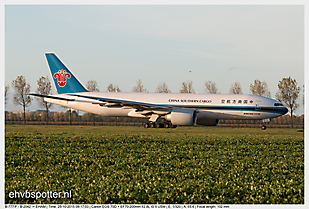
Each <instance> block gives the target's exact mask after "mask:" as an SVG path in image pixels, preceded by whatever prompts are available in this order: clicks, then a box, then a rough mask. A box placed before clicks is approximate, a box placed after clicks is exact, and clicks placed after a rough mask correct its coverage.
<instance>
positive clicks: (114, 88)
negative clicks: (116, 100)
mask: <svg viewBox="0 0 309 209" xmlns="http://www.w3.org/2000/svg"><path fill="white" fill-rule="evenodd" d="M107 92H121V90H120V88H119V86H118V85H115V84H112V83H111V84H109V85H108V87H107Z"/></svg>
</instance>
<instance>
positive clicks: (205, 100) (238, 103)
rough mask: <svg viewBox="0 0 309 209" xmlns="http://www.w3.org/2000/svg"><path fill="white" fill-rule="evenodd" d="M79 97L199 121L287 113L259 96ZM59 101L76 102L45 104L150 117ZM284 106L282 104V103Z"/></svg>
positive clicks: (95, 103)
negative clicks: (192, 114) (184, 113)
mask: <svg viewBox="0 0 309 209" xmlns="http://www.w3.org/2000/svg"><path fill="white" fill-rule="evenodd" d="M78 94H79V95H85V96H96V97H102V98H110V99H116V100H123V101H132V102H135V103H139V104H140V105H143V103H147V104H149V103H151V104H154V105H162V106H168V107H171V108H177V107H181V108H191V109H195V110H197V111H198V115H197V117H198V119H201V118H207V119H219V120H220V119H237V120H242V119H243V120H261V119H266V118H274V117H278V116H281V115H283V114H285V113H286V112H287V109H286V108H285V107H284V106H282V105H279V106H278V105H276V104H278V101H276V100H274V99H271V98H267V97H262V96H256V95H243V94H180V93H178V94H174V93H133V92H132V93H123V92H116V93H115V92H81V93H78ZM56 96H57V97H62V98H66V99H75V101H62V100H57V99H49V98H45V101H47V102H50V103H55V104H58V105H62V106H65V107H71V108H73V109H76V110H81V111H85V112H90V113H94V114H99V115H104V116H117V117H125V116H129V117H141V118H142V117H147V116H144V115H141V114H135V110H136V109H135V108H134V107H132V106H130V107H125V106H120V105H117V103H115V104H112V103H106V102H101V101H99V100H94V99H88V98H82V97H76V96H71V95H68V94H58V95H56ZM279 104H280V103H279Z"/></svg>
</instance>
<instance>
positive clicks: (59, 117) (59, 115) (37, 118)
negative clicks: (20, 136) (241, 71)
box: [5, 110, 304, 125]
mask: <svg viewBox="0 0 309 209" xmlns="http://www.w3.org/2000/svg"><path fill="white" fill-rule="evenodd" d="M25 115H26V121H28V122H38V123H40V122H41V123H44V124H45V123H46V120H47V114H46V112H45V111H42V112H41V111H35V112H27V113H26V114H25ZM49 115H50V116H49V122H52V123H53V124H57V123H59V122H60V123H61V122H70V121H71V122H91V123H93V121H95V123H97V122H99V123H100V122H110V123H119V124H121V123H124V124H128V123H131V124H132V123H135V124H142V123H143V122H145V120H143V119H140V118H131V117H109V116H102V115H95V116H93V114H91V113H84V114H83V115H78V113H77V112H76V111H75V110H73V111H72V113H71V120H70V112H69V111H66V112H50V113H49ZM93 117H94V119H93ZM290 117H291V116H290V115H283V116H280V117H277V118H273V119H272V120H271V122H270V125H289V124H290ZM5 121H6V122H17V121H21V122H23V121H24V118H23V113H13V112H5ZM95 123H94V124H95ZM293 123H294V125H304V115H301V116H294V122H293ZM220 124H259V121H257V120H220Z"/></svg>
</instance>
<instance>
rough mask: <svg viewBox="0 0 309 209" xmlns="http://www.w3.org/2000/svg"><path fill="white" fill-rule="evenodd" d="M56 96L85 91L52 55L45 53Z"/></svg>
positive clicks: (55, 56)
mask: <svg viewBox="0 0 309 209" xmlns="http://www.w3.org/2000/svg"><path fill="white" fill-rule="evenodd" d="M45 56H46V60H47V63H48V66H49V69H50V72H51V76H52V79H53V80H54V84H55V86H56V90H57V92H58V94H65V93H76V92H86V91H87V89H86V88H85V87H84V86H83V84H81V83H80V82H79V80H78V79H77V78H76V77H75V76H74V74H73V73H72V72H71V71H70V70H69V68H67V67H66V66H65V64H64V63H63V62H62V61H61V60H60V59H59V58H58V57H57V55H56V54H54V53H45Z"/></svg>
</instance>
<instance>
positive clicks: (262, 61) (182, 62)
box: [4, 5, 305, 114]
mask: <svg viewBox="0 0 309 209" xmlns="http://www.w3.org/2000/svg"><path fill="white" fill-rule="evenodd" d="M304 15H305V13H304V6H303V5H272V6H270V5H246V6H242V5H87V6H86V5H75V6H73V5H62V6H57V5H48V6H36V5H22V6H20V5H6V6H5V31H4V33H5V58H4V60H5V71H4V74H5V76H4V77H5V85H10V87H9V88H10V89H9V99H8V104H7V105H6V106H5V110H11V109H22V107H21V106H15V105H14V104H13V102H12V100H13V89H12V86H11V83H12V81H13V80H14V79H15V78H16V77H17V76H18V75H24V76H25V78H26V80H27V82H28V83H29V84H30V85H31V92H35V90H36V83H37V80H38V79H39V78H40V77H41V76H50V73H49V70H48V66H47V64H46V61H45V57H44V53H45V52H55V53H56V54H57V55H58V57H60V59H61V60H62V61H63V62H64V63H65V64H66V65H67V66H68V67H69V68H70V69H71V71H73V73H74V74H75V76H77V78H78V79H79V80H80V81H81V82H82V83H83V84H86V83H87V81H89V80H95V81H97V83H98V87H99V89H100V90H101V91H106V89H107V86H108V85H109V84H110V83H112V84H116V85H118V86H119V87H120V89H121V90H122V91H123V92H132V88H133V86H135V85H136V81H137V80H138V79H141V81H142V84H143V85H144V87H145V88H146V89H147V90H148V91H149V92H155V89H156V88H157V86H158V85H159V83H160V82H166V84H167V85H168V87H169V89H170V90H171V91H172V92H173V93H179V90H180V89H181V83H182V82H183V81H192V82H193V87H194V89H195V91H196V92H197V93H205V90H204V84H205V82H206V81H212V82H215V83H216V85H217V88H218V89H219V91H220V93H222V94H225V93H229V89H230V87H231V85H232V84H234V83H235V82H239V83H240V85H241V87H242V90H243V93H244V94H248V93H249V90H250V84H252V83H253V82H254V80H255V79H259V80H261V81H265V82H266V83H267V84H268V87H269V90H270V92H271V97H273V98H275V94H276V92H277V91H278V89H277V85H278V82H279V81H280V80H281V79H282V78H284V77H292V78H293V79H296V80H297V82H298V85H299V86H300V87H301V92H302V89H303V85H304V83H305V82H304V44H305V41H304ZM50 80H51V79H50ZM53 93H54V94H55V93H56V92H55V91H54V90H53ZM300 103H301V106H300V108H298V110H297V111H296V114H302V113H303V112H304V110H303V106H302V94H301V95H300ZM28 109H29V110H36V109H42V108H39V107H38V106H37V103H36V101H35V100H34V101H33V102H32V105H31V106H29V107H28ZM52 110H59V108H55V107H54V108H52ZM60 110H61V108H60Z"/></svg>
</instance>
